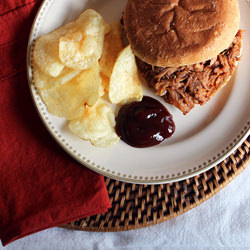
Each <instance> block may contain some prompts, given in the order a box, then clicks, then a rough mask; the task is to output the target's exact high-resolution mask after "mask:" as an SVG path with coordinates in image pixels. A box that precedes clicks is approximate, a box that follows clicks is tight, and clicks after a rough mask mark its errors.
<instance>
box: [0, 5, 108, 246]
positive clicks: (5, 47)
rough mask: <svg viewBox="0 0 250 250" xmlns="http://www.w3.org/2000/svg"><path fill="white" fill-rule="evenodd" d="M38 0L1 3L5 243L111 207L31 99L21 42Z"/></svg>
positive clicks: (1, 226)
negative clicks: (55, 139)
mask: <svg viewBox="0 0 250 250" xmlns="http://www.w3.org/2000/svg"><path fill="white" fill-rule="evenodd" d="M41 2H42V1H41V0H40V1H39V0H36V1H34V0H29V1H28V0H1V1H0V34H1V35H0V55H1V63H0V239H1V241H2V244H3V245H6V244H8V243H10V242H12V241H14V240H16V239H18V238H21V237H24V236H26V235H29V234H31V233H34V232H37V231H40V230H43V229H46V228H49V227H54V226H59V225H62V224H64V223H67V222H70V221H73V220H76V219H79V218H83V217H86V216H90V215H94V214H99V213H102V212H106V211H107V209H108V208H109V207H110V202H109V198H108V195H107V190H106V186H105V183H104V179H103V177H102V176H100V175H98V174H96V173H94V172H92V171H91V170H89V169H87V168H85V167H83V166H81V165H80V164H79V163H77V162H76V161H75V160H73V159H72V158H71V157H69V156H68V155H67V154H66V153H65V152H64V151H63V150H62V149H61V148H60V147H59V146H58V144H57V143H56V142H55V141H54V140H53V138H52V137H51V135H50V134H49V133H48V131H47V130H46V128H45V127H44V125H43V124H42V122H41V120H40V118H39V116H38V114H37V112H36V109H35V107H34V104H33V102H32V99H31V96H30V92H29V87H28V82H27V76H26V66H25V65H26V60H25V59H26V46H27V42H28V35H29V31H30V28H31V25H32V22H33V19H34V16H35V14H36V12H37V10H38V8H39V6H40V4H41Z"/></svg>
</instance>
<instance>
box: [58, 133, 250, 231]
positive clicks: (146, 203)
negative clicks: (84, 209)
mask: <svg viewBox="0 0 250 250" xmlns="http://www.w3.org/2000/svg"><path fill="white" fill-rule="evenodd" d="M249 163H250V136H249V137H248V138H247V139H246V140H245V141H244V142H243V144H242V145H241V146H240V147H239V148H238V149H237V150H236V151H235V152H234V153H233V154H231V155H230V156H229V157H228V158H226V159H225V160H224V161H223V162H221V163H220V164H218V165H217V166H215V167H214V168H212V169H210V170H208V171H206V172H204V173H203V174H200V175H197V176H195V177H192V178H189V179H186V180H183V181H179V182H174V183H169V184H161V185H138V184H128V183H124V182H121V181H116V180H113V179H110V178H105V180H106V186H107V189H108V194H109V197H110V201H111V204H112V208H110V209H109V210H108V212H107V213H103V214H99V215H95V216H90V217H87V218H84V219H81V220H78V221H74V222H72V223H69V224H66V225H63V226H62V227H64V228H68V229H75V230H83V231H99V232H108V231H123V230H131V229H137V228H141V227H146V226H150V225H154V224H158V223H161V222H164V221H167V220H169V219H171V218H173V217H176V216H178V215H180V214H182V213H184V212H186V211H188V210H190V209H192V208H194V207H196V206H198V205H199V204H201V203H202V202H204V201H206V200H208V199H209V198H210V197H212V196H213V195H214V194H216V193H217V192H219V191H220V190H221V189H222V188H223V187H225V186H226V185H227V184H228V183H229V182H230V181H232V180H233V179H234V178H235V177H236V176H237V175H238V174H239V173H240V172H241V171H242V170H243V169H244V168H245V167H246V166H247V165H248V164H249Z"/></svg>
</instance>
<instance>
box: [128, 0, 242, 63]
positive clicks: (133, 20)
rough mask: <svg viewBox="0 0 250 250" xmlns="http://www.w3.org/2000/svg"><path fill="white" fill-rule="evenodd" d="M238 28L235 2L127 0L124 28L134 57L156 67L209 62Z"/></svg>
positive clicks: (238, 16) (220, 0)
mask: <svg viewBox="0 0 250 250" xmlns="http://www.w3.org/2000/svg"><path fill="white" fill-rule="evenodd" d="M239 25H240V11H239V4H238V0H128V2H127V5H126V9H125V13H124V27H125V30H126V32H127V38H128V40H129V43H130V45H131V47H132V50H133V52H134V54H135V55H136V56H137V57H139V58H140V59H141V60H142V61H144V62H146V63H148V64H151V65H154V66H159V67H177V66H182V65H190V64H195V63H199V62H203V61H206V60H209V59H211V58H213V57H215V56H217V55H218V54H219V53H220V52H222V51H223V50H224V49H227V48H228V47H229V45H230V44H231V42H232V41H233V39H234V37H235V35H236V33H237V31H238V29H239Z"/></svg>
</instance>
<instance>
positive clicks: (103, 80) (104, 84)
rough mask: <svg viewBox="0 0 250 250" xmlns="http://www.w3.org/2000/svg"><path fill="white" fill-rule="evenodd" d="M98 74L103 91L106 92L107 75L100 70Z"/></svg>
mask: <svg viewBox="0 0 250 250" xmlns="http://www.w3.org/2000/svg"><path fill="white" fill-rule="evenodd" d="M100 76H101V79H102V87H103V91H104V93H105V92H108V89H109V78H108V77H107V76H105V75H104V74H103V73H102V72H100ZM104 93H103V94H104Z"/></svg>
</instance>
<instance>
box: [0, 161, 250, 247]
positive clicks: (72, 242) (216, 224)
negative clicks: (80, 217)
mask: <svg viewBox="0 0 250 250" xmlns="http://www.w3.org/2000/svg"><path fill="white" fill-rule="evenodd" d="M229 248H230V249H243V248H244V249H248V248H249V249H250V166H248V167H247V168H246V169H245V170H244V171H243V172H242V173H241V174H240V175H239V176H238V177H236V178H235V179H234V180H233V181H232V182H231V183H229V184H228V185H227V186H226V187H225V188H224V189H222V190H221V191H220V192H219V193H218V194H216V195H215V196H213V197H212V198H210V199H209V200H208V201H206V202H204V203H203V204H201V205H200V206H198V207H196V208H194V209H192V210H190V211H188V212H187V213H185V214H183V215H180V216H178V217H176V218H174V219H172V220H169V221H167V222H164V223H161V224H158V225H155V226H151V227H147V228H142V229H139V230H132V231H127V232H116V233H98V232H83V231H74V230H67V229H62V228H51V229H48V230H45V231H42V232H39V233H36V234H33V235H30V236H27V237H25V238H23V239H20V240H17V241H15V242H13V243H11V244H9V245H7V246H6V247H2V245H1V244H0V250H66V249H67V250H75V249H77V250H78V249H79V250H85V249H88V250H89V249H95V250H98V249H105V250H109V249H229Z"/></svg>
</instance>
